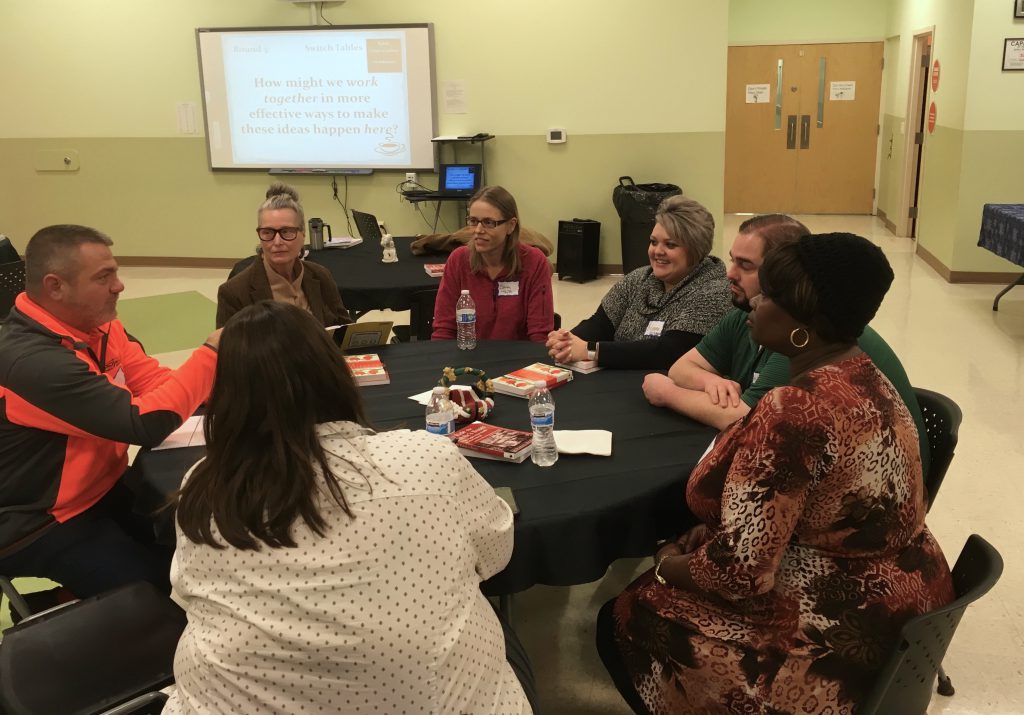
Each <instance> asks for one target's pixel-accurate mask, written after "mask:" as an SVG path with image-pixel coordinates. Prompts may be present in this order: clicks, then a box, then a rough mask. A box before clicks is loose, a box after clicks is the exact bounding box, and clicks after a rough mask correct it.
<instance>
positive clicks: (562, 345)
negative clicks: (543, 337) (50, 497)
mask: <svg viewBox="0 0 1024 715" xmlns="http://www.w3.org/2000/svg"><path fill="white" fill-rule="evenodd" d="M544 345H545V346H546V347H547V349H548V355H550V356H551V358H552V359H553V360H554V361H555V362H578V361H580V360H586V359H587V344H586V342H584V341H583V340H581V339H580V338H577V337H576V336H575V335H573V334H572V333H570V332H569V331H568V330H552V331H551V332H550V333H548V339H547V341H546V342H545V343H544Z"/></svg>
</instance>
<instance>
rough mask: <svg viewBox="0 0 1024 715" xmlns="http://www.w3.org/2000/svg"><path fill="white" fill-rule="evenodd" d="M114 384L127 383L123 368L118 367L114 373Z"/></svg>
mask: <svg viewBox="0 0 1024 715" xmlns="http://www.w3.org/2000/svg"><path fill="white" fill-rule="evenodd" d="M114 384H115V385H124V384H125V379H124V370H122V369H121V368H117V372H116V373H114Z"/></svg>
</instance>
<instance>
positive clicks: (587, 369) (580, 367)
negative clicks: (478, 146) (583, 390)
mask: <svg viewBox="0 0 1024 715" xmlns="http://www.w3.org/2000/svg"><path fill="white" fill-rule="evenodd" d="M555 364H556V365H558V366H560V367H567V368H569V369H570V370H572V371H573V372H578V373H580V374H581V375H589V374H590V373H592V372H597V371H598V370H600V369H601V368H600V367H599V366H598V364H597V360H577V361H576V362H556V363H555Z"/></svg>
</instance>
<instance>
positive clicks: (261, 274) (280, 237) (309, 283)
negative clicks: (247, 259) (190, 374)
mask: <svg viewBox="0 0 1024 715" xmlns="http://www.w3.org/2000/svg"><path fill="white" fill-rule="evenodd" d="M256 222H257V223H256V235H257V236H258V237H259V239H260V244H259V248H257V249H256V260H255V261H253V262H252V263H251V264H250V265H249V266H248V267H247V268H246V269H245V270H243V271H242V272H241V273H239V274H238V275H236V276H234V277H232V278H229V279H228V280H227V281H226V282H225V283H223V284H222V285H221V287H220V288H219V289H218V290H217V327H218V328H222V327H224V324H225V323H226V322H228V318H230V317H231V316H232V315H234V314H235V313H237V312H238V311H240V310H241V309H242V308H244V307H246V306H247V305H252V304H253V303H257V302H259V301H261V300H276V301H280V302H282V303H290V304H291V305H295V306H298V307H299V308H302V309H303V310H305V311H306V312H307V313H311V314H312V315H313V317H314V318H316V319H317V321H319V323H320V324H321V325H323V326H325V327H326V326H328V325H338V324H341V323H351V322H352V318H351V316H350V315H349V313H348V311H347V310H346V309H345V305H344V303H342V302H341V294H340V293H339V292H338V284H337V283H335V282H334V277H333V276H332V275H331V272H330V271H328V270H327V269H326V268H324V267H323V266H320V265H317V264H316V263H306V262H304V261H303V260H302V247H303V245H304V244H305V242H306V229H305V223H306V217H305V213H304V212H303V211H302V205H301V204H300V203H299V194H298V192H297V191H296V190H295V189H293V188H292V187H290V186H288V185H287V184H282V183H275V184H272V185H271V186H270V188H269V189H267V197H266V200H265V201H264V202H263V203H262V204H260V207H259V209H258V210H257V211H256Z"/></svg>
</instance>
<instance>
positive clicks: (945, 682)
mask: <svg viewBox="0 0 1024 715" xmlns="http://www.w3.org/2000/svg"><path fill="white" fill-rule="evenodd" d="M914 395H915V396H916V397H917V404H918V406H919V407H920V408H921V414H922V415H923V416H924V428H925V432H926V433H927V435H926V436H927V438H928V449H929V451H930V452H931V457H932V460H931V466H930V467H929V468H928V473H927V474H925V475H924V489H925V492H927V494H926V496H927V498H928V506H927V508H928V510H929V511H931V508H932V504H934V503H935V496H936V495H937V494H938V493H939V487H941V486H942V480H943V479H945V478H946V470H948V469H949V464H950V462H952V461H953V452H954V451H955V450H956V443H957V442H958V441H959V439H960V423H961V422H963V418H964V413H963V412H962V411H961V410H960V406H959V405H957V404H956V403H955V402H953V400H951V399H949V398H948V397H946V396H945V395H943V394H941V393H938V392H933V391H931V390H926V389H924V388H923V387H915V388H914ZM937 690H938V692H939V695H945V696H946V697H950V696H951V695H953V694H954V693H956V689H955V688H954V687H953V681H952V679H951V678H950V677H949V676H948V675H946V670H945V669H944V668H943V667H942V666H941V665H940V666H939V686H938V688H937Z"/></svg>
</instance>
